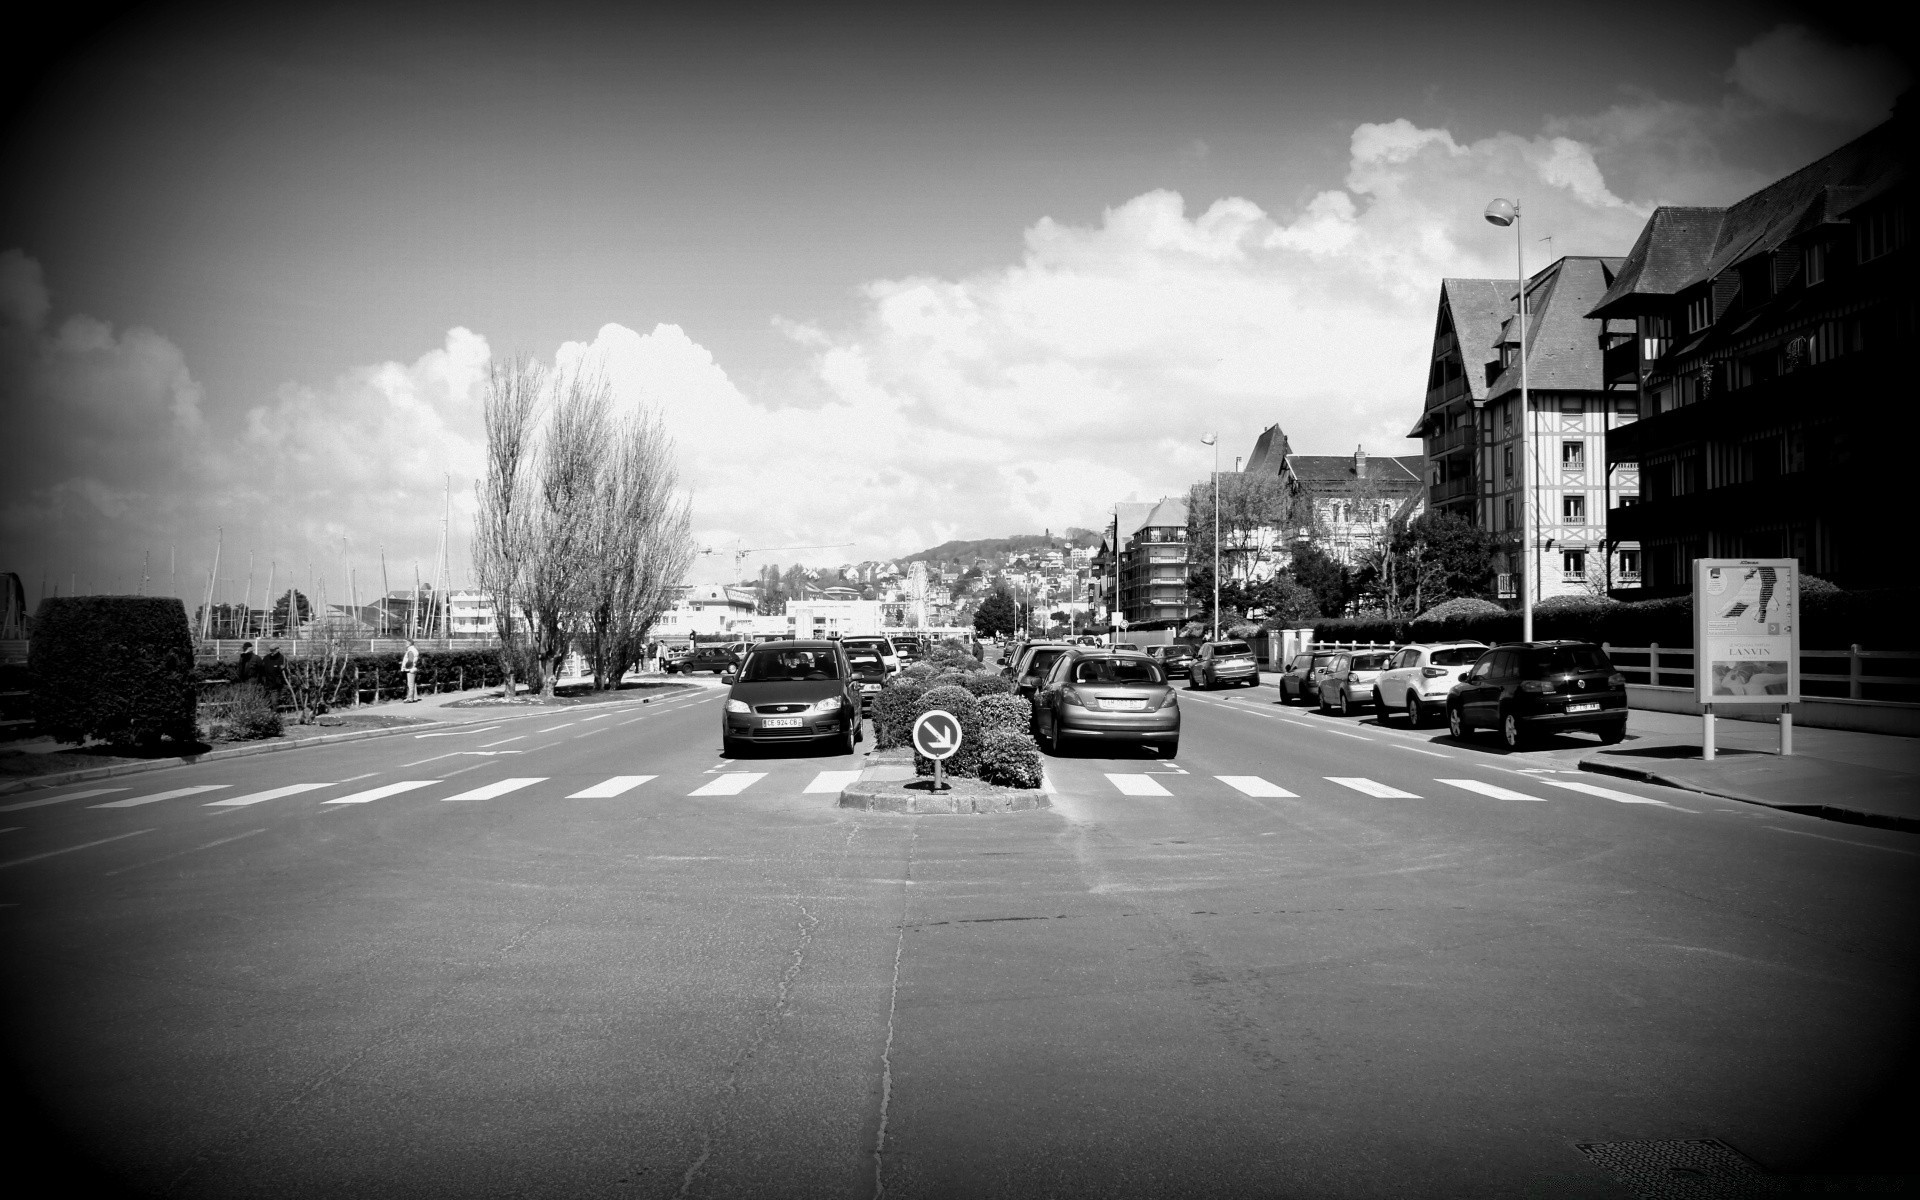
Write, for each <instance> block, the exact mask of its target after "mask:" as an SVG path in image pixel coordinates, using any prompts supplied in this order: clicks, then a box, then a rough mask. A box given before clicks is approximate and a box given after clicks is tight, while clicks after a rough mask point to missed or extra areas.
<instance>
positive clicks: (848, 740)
mask: <svg viewBox="0 0 1920 1200" xmlns="http://www.w3.org/2000/svg"><path fill="white" fill-rule="evenodd" d="M856 723H857V722H854V721H848V722H847V727H846V729H844V730H843V731H841V734H840V740H839V742H838V743H837V744H836V745H835V746H834V749H836V750H838V751H839V752H840V753H842V754H852V753H853V744H854V742H856V741H858V740H859V739H858V738H856V737H855V736H854V730H853V727H854V725H855V724H856Z"/></svg>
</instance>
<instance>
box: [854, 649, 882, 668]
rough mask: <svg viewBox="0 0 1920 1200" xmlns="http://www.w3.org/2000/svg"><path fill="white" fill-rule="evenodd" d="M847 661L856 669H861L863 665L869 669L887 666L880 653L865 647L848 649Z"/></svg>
mask: <svg viewBox="0 0 1920 1200" xmlns="http://www.w3.org/2000/svg"><path fill="white" fill-rule="evenodd" d="M847 662H848V663H849V664H851V665H852V667H853V669H854V670H856V671H858V670H860V669H861V668H862V667H866V668H868V669H881V668H885V666H886V663H884V662H882V661H881V660H880V656H879V655H878V654H876V653H874V652H873V651H872V650H867V649H864V648H863V649H856V650H850V651H848V652H847Z"/></svg>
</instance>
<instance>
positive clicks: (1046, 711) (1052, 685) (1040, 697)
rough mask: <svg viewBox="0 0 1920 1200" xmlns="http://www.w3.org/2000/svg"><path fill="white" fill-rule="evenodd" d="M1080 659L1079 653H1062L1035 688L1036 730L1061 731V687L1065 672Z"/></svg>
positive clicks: (1034, 711) (1034, 721)
mask: <svg viewBox="0 0 1920 1200" xmlns="http://www.w3.org/2000/svg"><path fill="white" fill-rule="evenodd" d="M1078 659H1079V656H1078V655H1074V654H1062V655H1061V656H1060V657H1059V658H1058V659H1056V660H1054V664H1053V670H1051V671H1049V672H1047V675H1046V677H1045V678H1044V679H1042V680H1041V681H1040V682H1039V684H1038V686H1036V687H1035V688H1034V689H1033V723H1034V728H1035V731H1036V732H1038V731H1039V730H1041V729H1044V730H1046V731H1047V733H1049V734H1056V733H1058V732H1059V729H1060V689H1061V687H1063V686H1064V684H1063V683H1062V681H1063V680H1064V679H1065V678H1066V675H1065V673H1066V672H1067V671H1068V670H1070V669H1071V664H1072V663H1074V662H1076V661H1078Z"/></svg>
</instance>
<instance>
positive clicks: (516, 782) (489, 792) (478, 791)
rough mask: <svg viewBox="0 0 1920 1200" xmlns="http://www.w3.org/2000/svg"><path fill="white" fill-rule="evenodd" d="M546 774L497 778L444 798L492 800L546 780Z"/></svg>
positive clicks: (443, 798) (443, 797)
mask: <svg viewBox="0 0 1920 1200" xmlns="http://www.w3.org/2000/svg"><path fill="white" fill-rule="evenodd" d="M546 779H547V777H546V776H545V775H534V776H530V777H527V778H523V779H496V780H494V781H493V782H492V783H485V784H481V785H480V786H479V787H477V788H474V789H473V790H472V791H470V792H461V793H460V794H459V795H458V796H442V797H440V798H441V799H442V800H491V799H493V798H494V797H495V796H504V795H506V794H507V793H508V792H517V791H519V790H520V789H521V788H523V787H528V786H531V785H532V784H536V783H544V782H546Z"/></svg>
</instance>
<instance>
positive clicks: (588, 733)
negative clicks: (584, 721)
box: [573, 726, 606, 741]
mask: <svg viewBox="0 0 1920 1200" xmlns="http://www.w3.org/2000/svg"><path fill="white" fill-rule="evenodd" d="M605 732H606V727H605V726H602V727H601V728H599V729H589V730H587V731H586V732H585V733H576V734H574V735H573V737H574V740H575V741H578V740H579V739H581V738H583V737H592V736H593V735H594V734H596V733H605Z"/></svg>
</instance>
